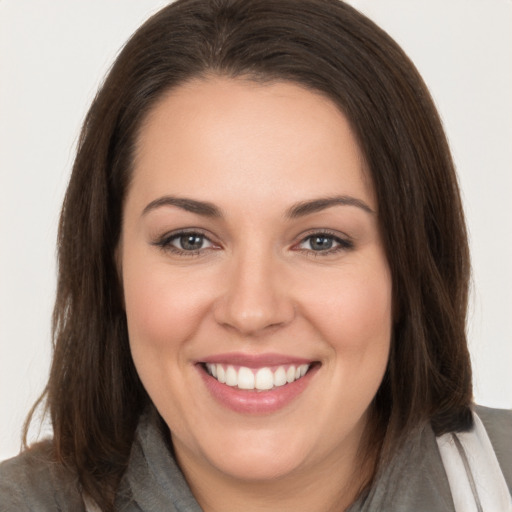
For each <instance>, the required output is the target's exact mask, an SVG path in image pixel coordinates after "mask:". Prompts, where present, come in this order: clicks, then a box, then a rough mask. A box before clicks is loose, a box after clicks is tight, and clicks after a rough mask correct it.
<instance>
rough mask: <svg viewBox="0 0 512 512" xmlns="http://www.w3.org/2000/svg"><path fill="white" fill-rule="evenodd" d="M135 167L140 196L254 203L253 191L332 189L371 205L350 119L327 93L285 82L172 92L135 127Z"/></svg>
mask: <svg viewBox="0 0 512 512" xmlns="http://www.w3.org/2000/svg"><path fill="white" fill-rule="evenodd" d="M134 164H135V165H134V176H133V181H132V185H133V186H134V187H135V188H138V189H139V191H143V192H144V193H145V195H147V196H148V197H147V199H150V197H149V196H155V195H158V194H161V193H164V192H165V193H173V194H176V193H179V194H184V195H194V196H197V195H199V196H208V199H211V197H212V194H213V195H214V196H219V197H220V196H224V197H225V196H226V195H227V194H229V192H230V191H235V190H236V193H239V194H246V195H247V198H250V199H251V200H252V201H258V199H261V198H260V197H259V195H258V194H259V192H260V189H261V194H262V197H264V198H268V196H269V193H270V195H272V191H274V195H275V196H279V195H280V192H284V191H286V193H287V194H288V199H290V200H303V199H304V197H303V196H304V194H305V193H306V191H308V194H310V195H311V196H316V197H318V196H322V195H324V196H325V195H329V194H332V193H334V192H336V193H351V194H356V195H359V196H364V198H365V200H367V201H368V202H369V203H374V200H373V193H372V187H371V184H370V180H369V179H368V178H367V173H366V172H365V171H364V169H365V165H364V158H363V156H362V154H361V151H360V149H359V146H358V144H357V142H356V139H355V137H354V135H353V133H352V130H351V128H350V125H349V122H348V120H347V119H346V118H345V116H344V115H343V114H342V112H341V111H340V110H339V109H338V107H337V106H336V105H335V104H334V102H332V101H331V100H329V99H328V98H326V97H325V96H323V95H321V94H319V93H315V92H312V91H310V90H307V89H306V88H304V87H302V86H300V85H297V84H294V83H290V82H277V83H275V82H274V83H265V84H261V83H257V82H254V81H250V80H242V79H228V78H221V77H215V78H209V79H202V80H194V81H191V82H189V83H186V84H184V85H181V86H179V87H177V88H175V89H173V90H171V91H170V92H168V93H167V94H166V95H165V96H164V97H163V98H162V99H161V100H160V101H159V102H158V103H157V104H156V105H155V106H154V108H153V109H152V110H151V111H150V113H149V114H148V116H147V117H146V119H145V121H144V123H143V124H142V126H141V129H140V131H139V136H138V140H137V150H136V157H135V161H134ZM226 185H229V187H228V188H226ZM333 187H334V188H336V191H333V190H331V189H332V188H333ZM162 188H164V189H165V188H168V189H169V190H162ZM170 189H172V190H170ZM294 195H295V196H296V197H292V196H294ZM203 198H206V197H203ZM372 207H375V204H372Z"/></svg>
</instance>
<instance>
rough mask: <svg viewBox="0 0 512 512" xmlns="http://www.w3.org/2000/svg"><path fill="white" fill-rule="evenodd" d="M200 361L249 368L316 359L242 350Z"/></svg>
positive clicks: (305, 362)
mask: <svg viewBox="0 0 512 512" xmlns="http://www.w3.org/2000/svg"><path fill="white" fill-rule="evenodd" d="M198 362H199V363H210V364H231V365H233V366H245V367H247V368H262V367H265V366H281V365H292V364H294V365H301V364H311V363H312V362H314V361H313V360H312V359H306V358H303V357H295V356H290V355H285V354H276V353H267V354H245V353H242V352H229V353H225V354H215V355H212V356H208V357H205V358H204V359H201V360H200V361H198Z"/></svg>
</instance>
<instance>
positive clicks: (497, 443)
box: [475, 405, 512, 489]
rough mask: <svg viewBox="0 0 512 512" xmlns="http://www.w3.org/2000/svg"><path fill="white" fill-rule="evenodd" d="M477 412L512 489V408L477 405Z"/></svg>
mask: <svg viewBox="0 0 512 512" xmlns="http://www.w3.org/2000/svg"><path fill="white" fill-rule="evenodd" d="M475 412H476V414H477V415H478V417H479V418H480V419H481V420H482V423H483V424H484V426H485V430H486V431H487V435H488V436H489V439H490V440H491V444H492V446H493V448H494V451H495V453H496V457H497V459H498V462H499V464H500V467H501V471H502V472H503V475H504V476H505V480H506V481H507V484H508V486H509V488H511V489H512V410H506V409H491V408H489V407H483V406H479V405H477V406H476V407H475Z"/></svg>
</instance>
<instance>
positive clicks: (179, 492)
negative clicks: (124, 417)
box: [0, 407, 512, 512]
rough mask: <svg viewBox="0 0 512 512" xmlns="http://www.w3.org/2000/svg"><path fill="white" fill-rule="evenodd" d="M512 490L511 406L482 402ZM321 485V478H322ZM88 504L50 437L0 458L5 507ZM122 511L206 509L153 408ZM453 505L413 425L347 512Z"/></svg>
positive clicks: (121, 499) (434, 458) (431, 443)
mask: <svg viewBox="0 0 512 512" xmlns="http://www.w3.org/2000/svg"><path fill="white" fill-rule="evenodd" d="M476 412H477V413H478V415H479V416H480V418H481V419H482V421H483V423H484V425H485V427H486V429H487V432H488V434H489V437H490V439H491V442H492V444H493V447H494V450H495V452H496V455H497V457H498V461H499V463H500V466H501V469H502V471H503V474H504V476H505V479H506V481H507V484H508V486H509V490H510V491H511V494H512V411H503V410H501V411H500V410H497V409H488V408H484V407H477V409H476ZM319 485H321V482H319ZM57 510H58V511H77V512H81V511H84V510H85V507H84V504H83V501H82V499H81V495H80V491H79V486H78V483H77V481H76V479H75V478H74V477H73V476H72V475H70V474H69V473H68V472H65V471H64V470H63V469H62V467H61V466H60V465H58V464H55V463H52V462H51V447H50V443H43V444H41V445H39V446H38V447H37V448H36V449H33V450H29V451H28V452H25V453H22V454H21V455H19V456H18V457H15V458H13V459H10V460H8V461H5V462H3V463H2V464H0V512H11V511H12V512H14V511H16V512H23V511H38V512H46V511H57ZM116 510H118V511H123V512H162V511H168V512H201V508H200V507H199V505H198V503H197V502H196V500H195V498H194V496H193V495H192V493H191V491H190V488H189V487H188V485H187V482H186V481H185V479H184V477H183V475H182V473H181V471H180V469H179V468H178V466H177V465H176V462H175V460H174V458H173V456H172V453H171V450H170V449H169V446H168V443H167V442H166V440H165V438H164V434H163V433H162V431H161V429H160V428H159V427H158V422H157V421H155V416H154V414H152V413H149V414H146V415H144V416H143V417H142V418H141V421H140V423H139V426H138V428H137V432H136V436H135V441H134V443H133V447H132V452H131V455H130V461H129V465H128V469H127V471H126V473H125V474H124V476H123V478H122V480H121V484H120V487H119V490H118V493H117V498H116ZM362 511H365V512H377V511H378V512H388V511H389V512H410V511H415V512H422V511H424V512H430V511H436V512H438V511H439V512H442V511H449V512H454V506H453V500H452V497H451V492H450V487H449V484H448V480H447V477H446V473H445V470H444V467H443V463H442V461H441V457H440V455H439V450H438V447H437V443H436V439H435V436H434V433H433V432H432V429H431V428H430V427H429V426H428V425H426V426H425V427H423V428H422V429H418V431H416V432H414V433H413V434H412V435H411V436H410V437H409V438H408V440H407V442H406V443H405V444H404V445H403V447H402V448H401V449H400V451H399V452H397V454H396V455H395V457H394V458H393V460H392V462H391V464H389V465H388V466H387V467H386V468H384V470H383V471H382V472H381V473H380V475H379V476H378V478H377V479H376V481H375V482H374V484H373V486H372V488H371V489H370V491H369V493H367V494H366V495H365V496H364V497H361V498H360V499H359V500H358V501H357V502H356V503H354V504H353V505H352V506H351V507H350V509H349V512H362Z"/></svg>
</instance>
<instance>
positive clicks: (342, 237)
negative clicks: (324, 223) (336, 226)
mask: <svg viewBox="0 0 512 512" xmlns="http://www.w3.org/2000/svg"><path fill="white" fill-rule="evenodd" d="M315 236H325V237H328V238H332V239H334V241H335V242H336V243H337V244H338V246H337V247H334V248H330V249H326V250H325V251H315V250H313V249H302V248H300V245H301V244H302V243H304V242H305V241H306V240H308V239H309V238H313V237H315ZM297 238H298V241H297V242H295V243H294V244H293V246H292V249H294V250H297V251H304V252H307V253H309V254H313V255H314V256H324V255H329V254H334V253H336V252H338V251H349V250H351V249H353V248H354V241H353V240H352V238H351V237H350V236H348V235H346V234H344V233H340V232H339V231H334V230H331V229H322V228H318V229H311V230H308V231H306V232H303V233H301V234H300V235H299V236H298V237H297Z"/></svg>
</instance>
